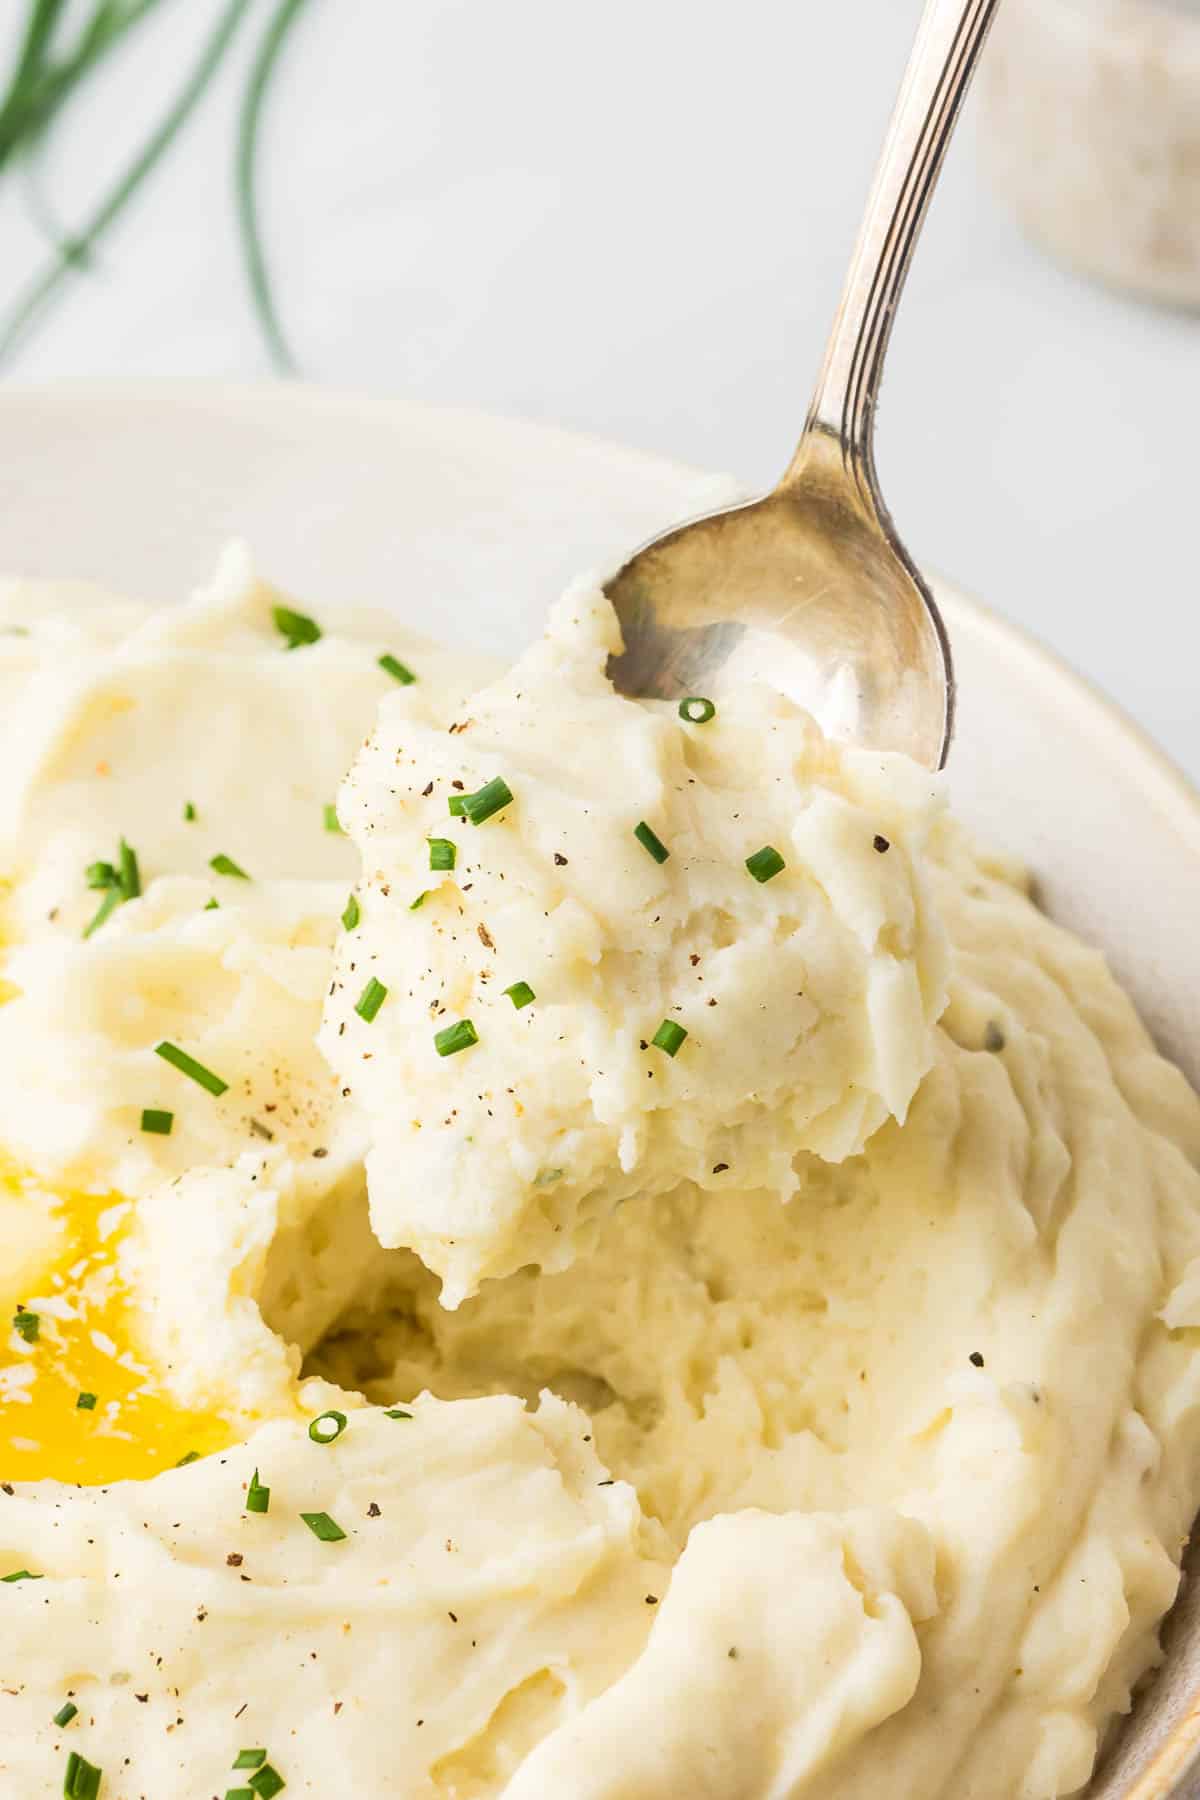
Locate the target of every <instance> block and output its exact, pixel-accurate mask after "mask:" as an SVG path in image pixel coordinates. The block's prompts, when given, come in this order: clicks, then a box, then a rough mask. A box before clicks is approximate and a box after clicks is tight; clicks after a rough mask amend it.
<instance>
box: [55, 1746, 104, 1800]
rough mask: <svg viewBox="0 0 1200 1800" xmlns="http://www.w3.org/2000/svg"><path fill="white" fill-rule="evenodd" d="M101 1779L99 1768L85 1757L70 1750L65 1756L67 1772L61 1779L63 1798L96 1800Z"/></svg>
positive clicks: (67, 1799)
mask: <svg viewBox="0 0 1200 1800" xmlns="http://www.w3.org/2000/svg"><path fill="white" fill-rule="evenodd" d="M103 1779H104V1774H103V1771H102V1770H101V1769H98V1768H96V1766H95V1764H94V1763H90V1762H88V1761H87V1759H86V1757H82V1756H77V1755H76V1753H75V1752H74V1750H72V1752H71V1754H70V1756H68V1758H67V1773H66V1777H65V1779H64V1781H63V1794H64V1795H65V1800H97V1796H98V1795H99V1792H100V1783H101V1781H102V1780H103Z"/></svg>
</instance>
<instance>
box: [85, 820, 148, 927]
mask: <svg viewBox="0 0 1200 1800" xmlns="http://www.w3.org/2000/svg"><path fill="white" fill-rule="evenodd" d="M84 880H85V881H86V882H87V885H88V886H89V887H90V888H92V889H93V890H95V891H100V890H101V889H102V890H103V891H104V898H103V900H102V901H101V902H100V905H99V907H98V908H97V910H96V912H95V913H94V914H93V916H92V918H91V920H90V922H89V923H88V925H87V926H86V927H85V929H84V933H83V935H84V937H85V938H89V937H91V935H92V933H93V931H99V929H100V927H101V925H103V924H104V921H105V920H106V919H108V918H110V917H111V916H112V914H113V913H114V912H115V911H116V909H117V907H118V906H120V905H121V904H122V903H123V902H124V901H126V900H136V899H137V897H138V895H139V894H140V893H141V891H142V877H141V872H140V870H139V869H138V859H137V852H136V851H135V850H134V849H133V848H132V847H131V846H130V845H129V844H127V843H126V842H125V839H124V838H122V839H121V842H120V845H119V847H118V852H117V862H116V863H115V864H113V863H110V862H94V863H89V864H88V866H87V868H86V869H85V870H84Z"/></svg>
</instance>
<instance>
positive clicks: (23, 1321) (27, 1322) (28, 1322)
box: [13, 1307, 42, 1344]
mask: <svg viewBox="0 0 1200 1800" xmlns="http://www.w3.org/2000/svg"><path fill="white" fill-rule="evenodd" d="M41 1329H42V1320H41V1315H40V1314H39V1313H35V1312H26V1311H25V1309H24V1308H23V1307H22V1309H21V1311H20V1312H18V1313H16V1314H14V1316H13V1330H14V1331H15V1332H16V1334H17V1336H18V1337H22V1338H24V1339H25V1342H26V1343H27V1344H36V1343H37V1341H38V1337H39V1336H40V1334H41Z"/></svg>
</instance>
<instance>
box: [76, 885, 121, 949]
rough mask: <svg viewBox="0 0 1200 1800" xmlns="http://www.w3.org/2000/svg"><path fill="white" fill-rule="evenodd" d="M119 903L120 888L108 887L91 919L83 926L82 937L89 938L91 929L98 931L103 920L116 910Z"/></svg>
mask: <svg viewBox="0 0 1200 1800" xmlns="http://www.w3.org/2000/svg"><path fill="white" fill-rule="evenodd" d="M120 904H121V890H120V889H119V888H116V887H111V888H109V890H108V892H107V894H105V896H104V898H103V900H102V901H101V902H100V905H99V906H98V907H97V909H96V911H95V912H94V913H93V914H92V917H91V919H90V920H89V921H88V923H87V925H85V926H84V930H83V935H84V937H85V938H90V937H91V935H92V933H93V931H99V929H100V927H101V926H102V925H103V923H104V921H105V920H106V919H107V918H109V917H110V916H111V915H112V914H113V913H115V912H116V910H117V908H118V906H120Z"/></svg>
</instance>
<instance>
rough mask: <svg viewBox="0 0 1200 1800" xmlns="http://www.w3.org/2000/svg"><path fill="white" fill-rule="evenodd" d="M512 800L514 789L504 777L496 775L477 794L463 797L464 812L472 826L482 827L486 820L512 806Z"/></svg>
mask: <svg viewBox="0 0 1200 1800" xmlns="http://www.w3.org/2000/svg"><path fill="white" fill-rule="evenodd" d="M512 798H513V795H512V789H511V788H510V787H509V785H508V783H507V781H505V780H504V778H503V776H501V775H496V776H495V777H493V779H492V780H491V781H488V782H485V783H484V785H483V786H482V787H481V788H479V789H477V790H476V792H475V793H473V794H464V795H463V797H462V810H463V812H464V814H465V815H466V817H467V818H468V819H470V821H471V823H472V825H482V824H483V823H484V821H485V819H490V818H492V817H493V816H494V815H495V814H496V813H498V812H502V811H503V810H504V808H505V807H506V806H511V805H512Z"/></svg>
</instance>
